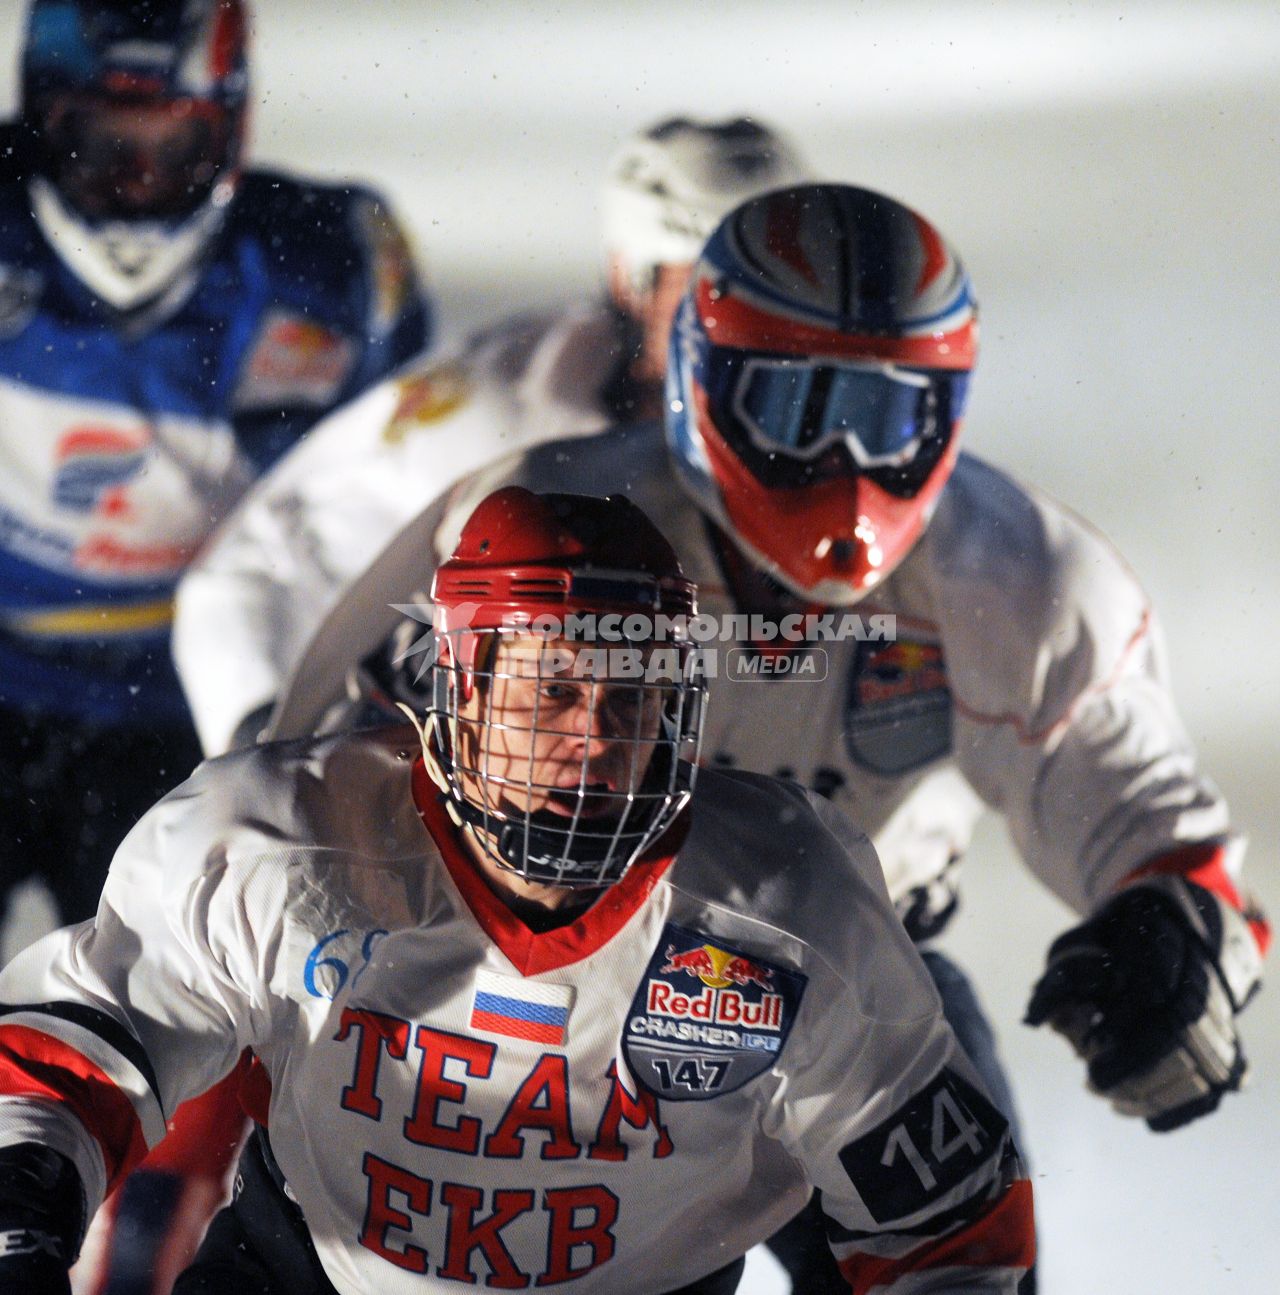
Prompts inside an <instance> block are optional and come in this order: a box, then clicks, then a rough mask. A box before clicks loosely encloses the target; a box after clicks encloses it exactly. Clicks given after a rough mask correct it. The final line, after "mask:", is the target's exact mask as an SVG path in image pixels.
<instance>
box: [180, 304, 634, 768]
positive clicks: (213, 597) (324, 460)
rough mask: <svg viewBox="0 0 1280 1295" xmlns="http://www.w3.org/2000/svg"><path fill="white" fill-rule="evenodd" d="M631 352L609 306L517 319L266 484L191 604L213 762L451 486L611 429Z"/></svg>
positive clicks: (191, 577) (338, 418)
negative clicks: (372, 566) (362, 577)
mask: <svg viewBox="0 0 1280 1295" xmlns="http://www.w3.org/2000/svg"><path fill="white" fill-rule="evenodd" d="M623 344H624V338H623V336H622V329H621V328H620V325H619V320H618V317H617V315H616V313H615V312H614V311H613V310H612V308H610V307H609V306H607V305H605V304H604V303H603V302H600V303H584V304H582V305H579V306H576V307H572V308H569V309H566V310H564V311H561V312H560V313H558V314H554V315H541V316H536V315H530V316H521V317H518V318H514V319H510V320H506V321H504V322H503V323H501V324H499V325H497V326H495V327H493V328H491V329H489V330H487V331H485V332H483V333H481V334H479V335H478V336H477V337H475V338H473V339H471V340H470V341H469V342H468V343H467V344H466V345H465V346H464V347H463V348H462V349H461V350H460V352H459V353H458V354H457V355H455V356H453V357H451V358H446V359H433V360H430V361H428V362H426V363H425V364H421V365H418V366H417V367H415V368H412V369H410V370H409V371H408V372H406V373H404V374H402V375H400V376H398V377H395V378H391V379H388V380H386V381H384V382H382V383H380V384H379V385H378V386H376V387H374V388H372V389H371V390H370V391H368V392H367V393H365V394H364V395H363V396H361V397H360V398H359V399H357V400H355V401H353V402H352V403H351V404H350V405H348V406H346V407H344V408H343V409H341V410H338V411H337V412H336V413H334V414H332V415H330V416H329V417H328V418H326V419H325V420H323V421H322V422H321V423H320V424H319V425H318V426H317V427H316V428H315V429H314V430H312V431H311V432H310V434H309V435H308V436H307V438H306V439H305V440H304V441H303V442H302V444H301V445H299V446H298V448H297V449H295V450H294V451H292V452H291V453H290V454H288V455H287V456H286V457H285V458H284V459H283V460H282V461H281V462H280V463H279V464H278V465H277V466H276V467H275V468H274V469H273V470H272V471H271V472H269V473H268V474H267V475H266V476H265V477H263V478H262V479H261V480H260V481H259V482H258V483H257V484H256V485H255V487H254V488H253V490H252V492H251V493H250V494H249V495H248V497H247V498H246V499H245V501H244V502H243V503H242V504H241V505H240V507H239V508H238V509H237V510H236V512H235V513H234V514H233V515H232V516H231V517H230V518H228V520H227V521H226V523H225V524H224V525H223V526H222V527H221V529H220V530H219V531H218V533H217V534H216V536H215V537H214V539H213V540H212V541H211V542H210V543H209V544H208V545H207V546H206V547H205V549H204V550H203V552H202V554H201V556H200V557H199V559H198V560H197V561H196V562H195V563H194V564H193V565H192V566H191V568H190V569H189V570H188V573H187V575H186V577H185V579H184V580H183V582H182V585H181V587H180V589H179V593H178V601H177V606H176V610H175V622H174V656H175V659H176V661H177V664H178V671H179V675H180V677H181V680H182V685H183V688H184V690H185V692H186V694H187V700H188V702H189V703H190V705H191V710H192V714H193V715H194V717H195V722H196V728H197V730H198V732H199V734H200V740H201V743H202V744H203V746H204V749H205V752H206V753H207V754H213V755H216V754H219V753H221V752H222V751H225V750H227V749H228V747H229V746H230V745H231V743H232V739H233V735H234V734H235V732H236V729H237V727H238V726H239V725H240V724H241V722H242V721H243V720H244V719H245V718H246V717H247V716H249V715H250V714H252V713H253V712H255V711H257V710H259V709H260V708H261V707H263V706H264V705H266V704H267V703H269V702H271V701H272V700H273V699H274V698H275V697H276V696H277V694H278V693H279V691H280V688H281V685H282V683H283V682H284V680H285V679H286V678H287V677H288V675H289V673H290V672H291V670H292V669H293V667H294V666H295V664H296V663H297V660H298V658H299V656H300V655H301V653H302V650H303V648H304V647H305V645H306V643H307V641H308V639H309V638H310V637H311V635H312V634H313V633H314V631H315V629H316V627H317V626H318V625H319V624H320V622H321V621H322V620H323V618H324V616H325V613H326V612H328V611H329V609H330V608H331V607H332V606H333V604H334V602H335V601H336V600H337V598H338V596H339V595H340V594H341V592H342V591H343V589H344V588H345V587H346V586H347V585H348V584H349V583H350V582H351V581H352V580H354V579H355V578H356V577H357V576H358V575H359V574H360V573H361V572H362V571H363V570H364V569H365V567H366V566H367V565H368V564H369V562H370V561H372V559H373V558H374V557H375V556H376V555H377V554H378V553H379V551H380V550H381V549H382V548H383V546H384V545H385V544H386V543H387V542H388V541H389V540H390V539H391V538H392V536H394V535H395V533H396V532H397V531H398V530H399V529H400V528H401V527H402V526H403V525H405V523H406V522H408V521H410V520H411V519H412V518H413V517H414V516H416V515H417V513H418V512H419V511H420V510H421V509H422V508H423V507H424V506H425V505H426V504H428V503H429V502H430V501H431V500H432V499H434V498H435V497H436V496H437V495H438V494H440V493H441V491H443V490H445V489H446V488H447V487H448V486H450V485H452V484H453V482H455V481H456V480H458V478H460V477H462V476H464V475H465V474H467V473H469V472H473V471H475V470H476V469H478V468H480V467H483V466H484V465H486V464H488V463H492V462H493V461H494V460H495V459H498V458H502V457H504V456H506V455H508V454H510V453H512V452H513V451H516V450H521V449H524V448H526V447H528V446H531V445H534V444H537V443H538V442H540V441H547V440H551V439H553V438H557V437H576V436H583V435H587V434H589V433H593V432H599V431H601V430H603V429H604V428H605V427H607V426H608V425H609V424H610V423H611V422H612V421H613V414H611V413H610V412H609V411H608V409H607V405H608V403H609V402H608V398H607V393H608V391H609V389H610V384H611V381H612V380H614V379H616V378H617V377H618V375H619V373H620V370H621V368H622V362H623V359H624V354H623Z"/></svg>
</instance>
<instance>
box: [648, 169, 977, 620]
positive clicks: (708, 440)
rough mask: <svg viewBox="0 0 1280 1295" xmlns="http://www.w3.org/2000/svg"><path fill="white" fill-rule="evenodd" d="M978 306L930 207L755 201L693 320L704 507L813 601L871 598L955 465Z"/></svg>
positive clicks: (827, 195)
mask: <svg viewBox="0 0 1280 1295" xmlns="http://www.w3.org/2000/svg"><path fill="white" fill-rule="evenodd" d="M976 351H977V307H976V304H975V302H974V299H973V293H972V290H971V288H970V285H969V279H968V276H967V275H966V273H965V271H964V267H963V266H962V265H961V264H960V261H959V259H958V258H957V257H956V255H955V254H954V252H952V250H951V249H950V248H949V247H948V246H947V244H946V243H945V242H944V241H943V239H942V236H941V235H940V234H939V233H938V231H937V230H936V229H935V228H934V227H933V226H932V225H931V224H930V223H929V222H928V221H927V220H926V219H925V218H924V217H923V216H920V215H918V214H917V213H916V212H914V211H912V210H911V209H910V208H908V207H904V206H903V205H902V204H901V203H899V202H895V201H894V200H893V199H892V198H888V197H885V196H884V195H883V194H879V193H873V192H871V191H870V190H868V189H859V188H854V187H853V186H851V185H839V184H814V185H803V186H799V187H795V188H791V189H785V190H781V191H779V192H776V193H770V194H766V195H764V196H763V197H760V198H756V199H754V200H752V201H749V202H747V203H744V204H743V205H742V206H741V207H739V208H738V209H737V210H736V211H734V212H732V213H731V214H730V215H729V216H728V217H726V219H725V220H724V221H723V222H722V223H721V224H720V226H719V227H718V228H717V230H716V231H715V233H714V234H713V235H712V236H711V239H710V241H709V242H708V243H707V246H706V248H705V250H704V251H703V254H702V258H701V260H700V261H699V262H698V265H697V268H696V270H695V271H694V276H693V279H692V281H691V283H690V285H689V290H688V292H687V294H686V295H685V298H684V300H683V301H682V302H681V304H680V308H679V311H678V312H677V315H676V322H675V326H674V328H673V329H672V334H671V347H670V360H669V364H668V369H667V400H666V427H667V440H668V445H669V448H670V451H671V454H672V459H673V462H674V464H675V467H676V469H677V471H678V473H679V475H680V477H681V479H682V481H683V482H684V484H685V485H686V487H687V488H688V489H689V490H690V491H691V493H692V494H693V496H694V498H695V499H696V500H697V502H698V504H699V506H700V507H701V508H702V510H703V511H704V512H705V513H706V514H707V516H708V517H710V518H711V519H712V521H714V522H715V523H716V524H717V525H718V526H719V527H720V528H721V529H722V530H723V531H724V532H725V533H726V534H727V535H728V536H729V538H730V539H731V540H732V541H733V543H734V544H735V545H736V546H737V547H738V548H739V549H740V550H741V551H742V552H743V553H744V554H745V555H746V556H747V557H748V558H749V559H751V560H752V561H753V562H754V563H756V564H757V565H759V566H760V567H761V568H762V569H763V570H765V571H766V572H768V573H769V574H770V575H771V576H773V577H774V578H775V579H776V580H778V581H779V582H780V583H781V584H783V585H784V586H786V587H787V588H788V589H789V590H791V591H792V593H794V594H795V595H797V596H798V597H801V598H803V599H806V600H808V601H809V602H812V603H817V604H822V605H828V606H831V605H837V606H838V605H843V604H849V603H852V602H855V601H856V600H858V599H859V598H861V597H862V596H863V595H864V594H865V593H866V592H867V590H869V589H870V588H872V587H873V586H874V585H875V584H877V583H878V582H879V581H880V580H882V579H884V577H885V576H886V575H887V574H888V573H889V572H890V571H892V570H893V569H894V567H895V566H897V564H898V563H899V562H900V561H901V560H902V558H903V557H904V556H905V555H906V553H907V552H908V550H910V548H911V546H912V545H913V544H914V543H915V542H916V540H917V539H918V538H919V536H920V533H921V531H922V530H923V528H924V526H925V525H926V524H927V522H928V519H929V516H930V514H931V512H932V510H933V508H934V506H935V504H936V503H937V499H938V495H939V493H940V492H941V490H942V487H943V486H944V484H945V483H946V480H947V478H948V476H949V475H950V473H951V470H952V468H953V467H954V466H955V461H956V455H957V453H958V433H959V428H960V422H961V418H962V416H963V413H964V405H965V398H966V394H967V390H968V381H969V373H970V370H971V369H972V368H973V364H974V357H975V354H976Z"/></svg>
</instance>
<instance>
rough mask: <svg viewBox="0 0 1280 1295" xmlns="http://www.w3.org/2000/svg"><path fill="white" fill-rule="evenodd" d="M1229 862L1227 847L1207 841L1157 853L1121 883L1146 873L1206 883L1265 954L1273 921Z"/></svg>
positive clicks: (1208, 888) (1127, 882) (1133, 879)
mask: <svg viewBox="0 0 1280 1295" xmlns="http://www.w3.org/2000/svg"><path fill="white" fill-rule="evenodd" d="M1226 865H1227V851H1226V848H1225V847H1224V846H1222V845H1219V844H1218V843H1217V842H1215V841H1203V842H1201V843H1200V844H1198V845H1184V846H1182V847H1181V848H1179V849H1177V850H1170V851H1169V852H1168V854H1161V855H1157V856H1156V857H1155V858H1154V859H1151V860H1149V861H1148V862H1147V863H1144V864H1143V865H1142V867H1140V868H1137V869H1136V870H1135V871H1133V872H1131V873H1130V874H1129V875H1128V876H1127V877H1126V878H1125V879H1124V881H1123V882H1122V883H1121V886H1122V887H1123V886H1127V885H1129V884H1130V883H1131V882H1135V881H1141V880H1142V879H1143V878H1144V877H1157V876H1170V875H1172V876H1177V877H1184V878H1186V880H1187V881H1191V882H1194V883H1195V884H1196V885H1197V886H1203V887H1204V888H1205V890H1207V891H1210V892H1211V893H1212V894H1215V895H1217V897H1218V898H1219V899H1220V900H1222V902H1223V903H1224V904H1230V905H1231V907H1232V908H1234V909H1235V910H1236V912H1237V913H1240V914H1241V915H1242V916H1243V917H1244V919H1245V921H1246V922H1248V924H1249V930H1250V931H1251V932H1252V933H1253V938H1254V939H1255V940H1256V941H1257V944H1258V948H1259V950H1260V951H1261V952H1262V953H1263V954H1264V955H1265V954H1266V952H1267V949H1268V948H1270V946H1271V924H1270V922H1268V921H1267V918H1266V915H1265V914H1264V913H1263V912H1262V911H1261V910H1260V909H1257V908H1255V907H1254V906H1253V905H1252V904H1250V903H1249V901H1248V899H1247V897H1246V896H1242V895H1241V894H1240V891H1239V889H1238V888H1237V887H1236V883H1235V882H1234V881H1233V880H1232V879H1231V874H1230V873H1229V872H1228V871H1227V866H1226Z"/></svg>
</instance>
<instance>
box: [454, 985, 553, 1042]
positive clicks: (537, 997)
mask: <svg viewBox="0 0 1280 1295" xmlns="http://www.w3.org/2000/svg"><path fill="white" fill-rule="evenodd" d="M572 1006H573V987H572V986H571V985H548V984H543V983H541V982H539V981H529V980H517V979H515V978H513V977H509V976H499V975H495V974H494V973H493V972H492V971H480V972H477V973H476V996H475V999H474V1001H473V1002H472V1004H471V1028H472V1029H473V1030H484V1031H485V1032H486V1033H488V1034H505V1035H507V1036H508V1037H509V1038H512V1039H528V1040H529V1042H530V1043H547V1044H550V1045H551V1046H552V1047H553V1048H562V1047H564V1041H565V1038H566V1037H567V1035H568V1033H569V1009H570V1007H572Z"/></svg>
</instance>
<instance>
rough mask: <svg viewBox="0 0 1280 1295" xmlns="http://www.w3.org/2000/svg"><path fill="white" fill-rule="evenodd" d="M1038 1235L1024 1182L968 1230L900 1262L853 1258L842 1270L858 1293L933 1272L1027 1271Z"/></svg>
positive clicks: (843, 1263)
mask: <svg viewBox="0 0 1280 1295" xmlns="http://www.w3.org/2000/svg"><path fill="white" fill-rule="evenodd" d="M1035 1259H1036V1231H1035V1215H1034V1210H1033V1208H1032V1193H1031V1184H1030V1183H1029V1182H1028V1181H1027V1180H1026V1179H1025V1178H1020V1179H1018V1181H1017V1182H1015V1183H1011V1184H1010V1186H1009V1188H1008V1190H1007V1191H1005V1192H1004V1194H1003V1195H1002V1196H1001V1197H1000V1199H999V1200H998V1201H996V1202H995V1204H994V1205H992V1206H991V1208H990V1209H988V1210H987V1211H986V1212H985V1213H983V1214H982V1215H981V1216H980V1217H979V1218H978V1219H976V1220H975V1221H974V1222H973V1223H970V1224H969V1226H968V1227H966V1228H962V1229H961V1230H960V1231H959V1232H952V1233H951V1234H950V1235H949V1236H945V1237H941V1238H940V1239H939V1240H937V1241H929V1242H926V1244H924V1245H922V1246H919V1247H917V1248H916V1249H915V1250H912V1251H910V1252H909V1253H908V1254H905V1255H903V1256H902V1257H901V1258H900V1259H883V1258H881V1257H880V1256H879V1255H869V1254H857V1253H855V1254H852V1255H849V1256H848V1257H847V1258H845V1259H842V1260H840V1272H841V1274H842V1275H843V1277H844V1279H845V1281H847V1282H848V1283H849V1285H850V1286H851V1287H852V1289H853V1295H866V1293H867V1292H869V1291H872V1290H874V1289H875V1288H876V1287H878V1286H879V1287H885V1286H892V1285H893V1284H894V1283H895V1282H896V1281H897V1280H898V1279H899V1278H900V1277H902V1276H904V1275H905V1274H907V1273H914V1272H920V1271H921V1270H925V1271H927V1270H928V1269H931V1268H995V1269H1018V1270H1021V1271H1024V1272H1025V1271H1026V1270H1027V1269H1028V1268H1030V1267H1031V1265H1032V1264H1033V1263H1035Z"/></svg>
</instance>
